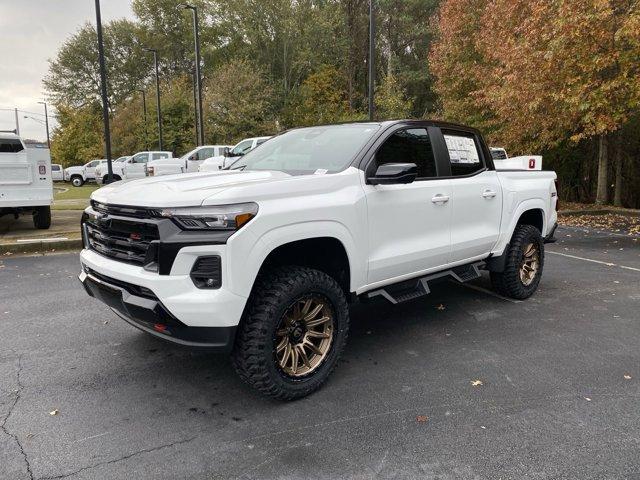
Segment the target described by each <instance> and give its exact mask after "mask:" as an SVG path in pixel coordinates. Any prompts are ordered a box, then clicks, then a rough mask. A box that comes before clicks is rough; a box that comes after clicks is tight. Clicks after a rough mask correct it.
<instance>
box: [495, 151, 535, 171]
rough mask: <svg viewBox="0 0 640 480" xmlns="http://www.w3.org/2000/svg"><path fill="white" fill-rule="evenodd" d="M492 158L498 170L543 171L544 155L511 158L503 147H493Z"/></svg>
mask: <svg viewBox="0 0 640 480" xmlns="http://www.w3.org/2000/svg"><path fill="white" fill-rule="evenodd" d="M490 150H491V157H492V158H493V163H494V164H495V166H496V170H542V155H522V156H519V157H509V156H508V155H507V151H506V150H505V149H504V148H501V147H491V148H490Z"/></svg>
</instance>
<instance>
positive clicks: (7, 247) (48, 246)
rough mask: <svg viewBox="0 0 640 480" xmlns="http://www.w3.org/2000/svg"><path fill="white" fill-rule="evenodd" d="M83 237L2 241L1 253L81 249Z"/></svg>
mask: <svg viewBox="0 0 640 480" xmlns="http://www.w3.org/2000/svg"><path fill="white" fill-rule="evenodd" d="M81 249H82V239H81V238H72V239H69V240H55V241H53V242H47V241H42V240H41V241H34V242H25V243H2V244H0V255H7V254H10V255H13V254H20V253H37V252H47V251H53V250H81Z"/></svg>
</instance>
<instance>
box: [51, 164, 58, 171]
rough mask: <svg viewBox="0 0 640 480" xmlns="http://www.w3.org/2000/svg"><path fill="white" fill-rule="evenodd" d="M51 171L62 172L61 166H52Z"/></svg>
mask: <svg viewBox="0 0 640 480" xmlns="http://www.w3.org/2000/svg"><path fill="white" fill-rule="evenodd" d="M51 171H52V172H58V171H60V165H51Z"/></svg>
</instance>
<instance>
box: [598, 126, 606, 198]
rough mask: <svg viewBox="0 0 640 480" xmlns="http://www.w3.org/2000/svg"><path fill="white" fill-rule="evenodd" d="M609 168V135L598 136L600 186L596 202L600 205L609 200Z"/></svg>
mask: <svg viewBox="0 0 640 480" xmlns="http://www.w3.org/2000/svg"><path fill="white" fill-rule="evenodd" d="M608 170H609V157H608V156H607V137H606V136H605V135H600V136H599V137H598V186H597V191H596V203H597V204H599V205H602V204H605V203H607V201H608V200H609V198H608V195H607V189H608V187H609V185H608V181H607V177H608V175H607V171H608Z"/></svg>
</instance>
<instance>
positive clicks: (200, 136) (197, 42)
mask: <svg viewBox="0 0 640 480" xmlns="http://www.w3.org/2000/svg"><path fill="white" fill-rule="evenodd" d="M178 8H183V9H186V10H191V13H192V14H193V40H194V43H195V55H196V92H197V94H198V109H197V113H196V116H197V117H198V127H197V131H198V145H204V126H203V125H204V121H203V116H202V78H201V76H200V36H199V33H198V8H197V7H194V6H193V5H188V4H184V3H183V4H180V5H178Z"/></svg>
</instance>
